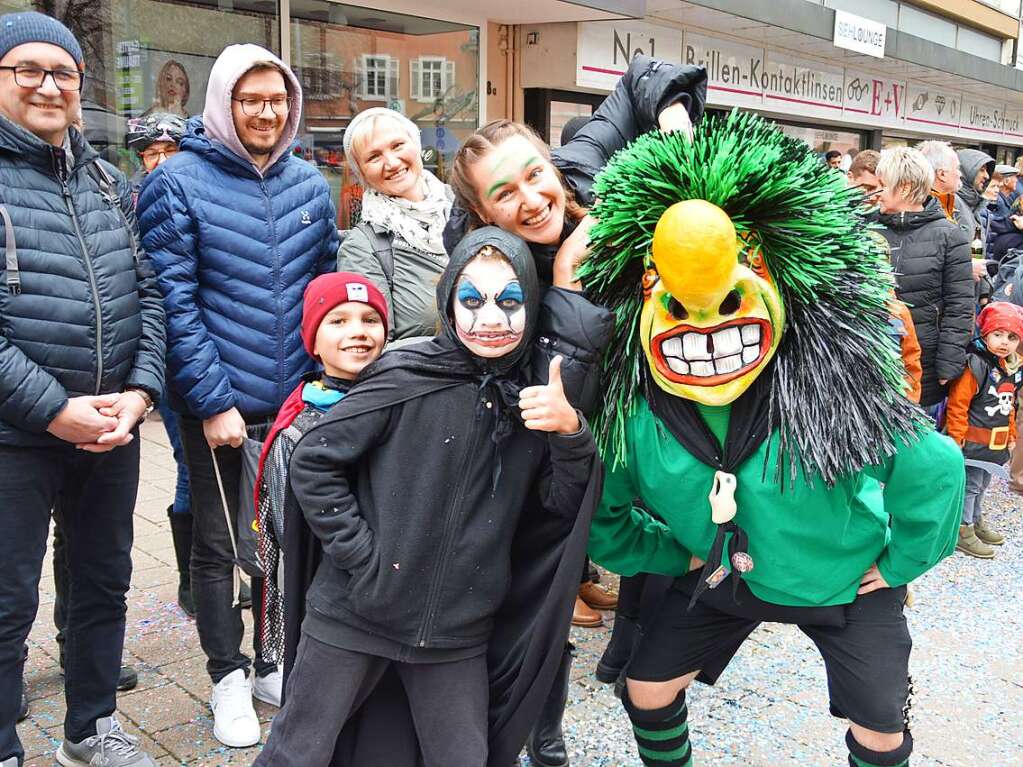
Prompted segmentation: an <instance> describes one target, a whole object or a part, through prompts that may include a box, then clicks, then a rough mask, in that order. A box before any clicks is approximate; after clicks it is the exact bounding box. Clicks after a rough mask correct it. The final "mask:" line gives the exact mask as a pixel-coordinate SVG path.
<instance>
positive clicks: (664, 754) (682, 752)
mask: <svg viewBox="0 0 1023 767" xmlns="http://www.w3.org/2000/svg"><path fill="white" fill-rule="evenodd" d="M638 748H639V754H640V756H642V757H643V758H644V759H649V760H650V761H652V762H678V761H681V760H683V759H684V760H685V761H683V762H682V767H688V766H689V765H691V764H692V763H693V760H692V759H691V757H692V755H693V754H692V746H691V745H690V744H689V743H686V744H685V745H684V746H682V747H681V748H676V749H675V750H674V751H651V750H650V749H648V748H643V747H642V746H638Z"/></svg>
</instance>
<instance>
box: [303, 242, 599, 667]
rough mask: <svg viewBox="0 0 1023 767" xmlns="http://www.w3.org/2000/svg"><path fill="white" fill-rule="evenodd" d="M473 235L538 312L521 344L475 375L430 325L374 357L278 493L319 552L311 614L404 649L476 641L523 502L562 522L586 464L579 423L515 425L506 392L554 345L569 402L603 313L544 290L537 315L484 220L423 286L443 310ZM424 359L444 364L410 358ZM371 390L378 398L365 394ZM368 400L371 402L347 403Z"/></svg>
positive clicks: (581, 382) (529, 283) (541, 368)
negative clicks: (538, 427)
mask: <svg viewBox="0 0 1023 767" xmlns="http://www.w3.org/2000/svg"><path fill="white" fill-rule="evenodd" d="M484 245H495V246H497V247H499V248H500V249H501V250H502V252H504V253H506V254H509V257H510V260H511V262H512V264H513V268H515V270H516V274H517V276H519V280H520V284H521V286H522V289H523V292H524V294H525V295H526V297H527V299H526V305H527V317H529V316H533V315H535V316H536V317H537V319H535V320H528V321H527V327H526V330H525V337H524V339H523V344H524V345H523V346H522V347H520V349H518V350H516V351H514V352H512V354H511V355H508V358H507V359H505V358H501V359H499V360H495V361H493V364H494V365H496V366H497V367H494V368H489V367H488V368H487V371H489V372H485V373H484V372H480V371H477V369H476V363H472V362H469V361H466V360H471V359H472V358H471V355H468V354H467V353H466V352H464V351H462V352H458V351H457V349H458V345H457V344H456V342H455V341H454V340H453V337H454V331H453V329H452V328H450V326H449V321H445V325H446V327H447V330H446V334H445V336H442V337H440V338H438V339H435V340H433V341H430V342H427V343H426V344H422V345H417V346H413V347H410V348H409V350H408V351H407V352H402V351H401V350H399V351H396V352H391V353H390V355H385V358H384V359H381V360H380V363H381V364H383V363H388V362H389V363H390V364H391V366H392V367H394V366H396V367H397V371H396V373H395V374H390V375H386V374H385V375H384V376H382V377H373V376H370V378H369V379H368V380H366V381H365V383H363V384H361V385H356V386H355V387H354V389H353V391H352V393H351V394H350V395H349V397H348V398H346V399H345V400H343V401H342V402H341V403H340V404H339V405H338V406H336V408H334V409H333V410H332V411H331V413H330V414H328V416H327V417H326V418H325V419H324V420H323V421H322V422H321V423H320V424H319V425H317V426H316V427H314V428H313V429H312V430H310V431H309V432H308V433H307V434H306V435H305V437H304V438H303V439H302V441H301V442H299V444H298V446H297V447H296V449H295V453H294V455H293V456H292V460H291V466H290V481H291V488H292V490H293V492H294V493H295V497H296V498H297V499H298V502H299V504H300V506H301V507H302V510H303V514H304V517H305V520H306V522H307V524H308V525H309V527H310V528H311V529H312V531H313V533H314V535H315V536H316V537H317V538H318V539H319V540H320V541H321V543H322V546H323V552H324V557H323V560H322V561H321V563H320V565H319V568H318V570H317V573H316V576H315V578H314V581H313V583H312V586H311V587H310V589H309V592H308V595H307V599H308V604H309V606H310V608H312V610H314V611H315V612H316V613H319V614H320V615H322V616H325V617H326V618H328V619H333V620H336V621H338V622H340V623H342V624H345V625H349V626H353V627H355V628H357V629H360V630H362V631H364V632H367V633H371V634H375V635H379V636H383V637H385V638H387V639H389V640H391V641H393V642H397V643H399V644H401V645H404V646H406V647H412V648H419V649H427V648H435V649H457V648H472V647H482V646H485V645H486V643H487V640H488V638H489V637H490V635H491V628H492V622H493V617H494V614H495V613H496V612H497V610H498V609H499V608H500V607H501V605H502V602H503V601H504V599H505V597H506V596H507V593H508V588H509V583H510V580H511V572H512V570H511V559H512V541H513V540H514V539H515V538H516V532H517V528H518V527H519V519H520V516H521V515H522V513H523V510H524V509H527V508H538V507H542V508H543V509H545V510H546V511H547V512H549V513H550V515H552V519H553V518H558V519H561V520H563V521H564V523H565V524H568V525H569V526H570V525H571V523H572V521H573V520H574V519H575V517H576V516H577V515H578V514H579V509H580V506H581V503H582V499H583V495H584V493H585V490H586V487H587V484H588V482H589V481H590V477H591V474H592V465H593V462H594V461H595V460H596V458H595V456H596V446H595V444H594V441H593V437H592V435H591V434H590V431H589V428H588V427H587V426H586V424H585V422H584V421H583V423H582V428H581V429H580V431H579V432H578V433H576V434H572V435H560V434H547V433H544V432H534V431H530V430H528V429H526V428H525V426H524V425H523V424H522V422H521V420H520V419H519V418H518V417H517V415H516V412H515V411H517V408H518V393H517V392H518V390H519V387H521V386H525V385H537V384H543V383H546V374H547V370H548V367H549V359H550V357H551V356H552V355H553V354H561V355H562V356H563V357H564V361H563V363H562V368H563V371H565V372H566V373H568V377H565V376H563V378H562V382H563V384H564V386H565V391H566V393H567V395H568V397H569V398H570V401H573V402H575V403H576V405H577V406H578V403H579V402H580V396H579V394H580V390H581V389H585V388H586V385H585V382H586V380H587V376H586V375H585V370H586V369H587V368H588V367H594V366H595V365H596V362H597V359H598V357H599V354H600V353H601V351H602V350H603V348H604V346H605V345H606V343H607V340H608V336H609V333H610V323H611V317H610V314H609V313H608V312H607V310H605V309H602V308H599V307H595V306H593V305H592V304H590V303H589V302H587V301H586V300H585V299H584V298H583V297H582V296H581V295H579V294H578V293H574V292H572V291H561V290H556V289H554V290H551V291H548V293H547V295H546V296H544V300H543V304H544V310H543V311H539V307H540V301H539V300H538V298H537V293H538V291H539V288H538V286H537V283H536V276H535V270H534V265H533V263H532V258H531V256H530V254H529V251H528V250H527V249H526V247H525V244H524V243H522V241H521V240H518V239H517V238H514V237H513V236H511V235H508V234H506V233H504V232H500V230H497V229H496V228H494V227H488V228H486V229H481V230H478V231H477V232H474V233H473V234H472V235H470V236H469V237H468V238H466V240H465V241H464V242H463V243H462V244H461V245H460V246H459V247H458V248H457V249H456V250H455V253H453V254H452V257H451V262H450V263H449V265H448V269H447V270H445V273H444V275H443V276H442V280H441V282H440V284H439V285H438V288H437V291H438V295H439V296H440V299H439V300H438V304H439V305H440V306H442V307H445V310H443V311H441V315H442V317H444V318H447V314H448V313H447V310H446V307H447V305H448V302H449V301H450V296H451V294H452V291H453V286H454V283H455V279H456V278H457V275H458V274H459V273H460V271H461V268H462V267H463V266H464V262H465V261H467V260H468V259H469V258H470V257H471V255H472V254H475V253H478V252H479V251H480V249H481V247H483V246H484ZM534 327H535V330H534V329H533V328H534ZM555 332H556V333H557V334H558V335H557V336H556V337H555V336H554V333H555ZM527 344H528V345H527ZM431 350H432V351H431ZM433 353H436V354H439V355H440V357H438V359H443V360H445V361H444V362H442V363H429V362H427V361H425V357H424V355H426V357H428V356H429V355H430V354H433ZM403 354H404V355H405V356H404V357H399V356H394V355H403ZM406 359H407V361H406ZM421 359H423V360H424V361H422V362H421V361H420V360H421ZM399 360H400V361H399ZM431 364H432V366H431ZM508 366H511V367H508ZM455 367H457V368H459V369H460V370H461V372H454V368H455ZM406 369H407V370H408V371H409V372H408V373H404V372H401V371H403V370H406ZM448 370H451V371H452V372H450V373H449V372H447V371H448ZM467 370H468V371H471V372H466V371H467ZM413 371H414V372H413ZM502 371H503V372H502ZM520 374H521V376H522V382H521V383H519V382H518V381H519V375H520ZM366 375H370V373H369V371H367V373H366V374H364V377H365V376H366ZM374 385H375V387H376V388H374V390H373V391H381V392H383V394H382V395H381V396H382V397H383V399H380V400H379V401H377V400H376V396H377V395H375V394H370V393H369V392H368V390H367V388H366V387H370V386H374ZM360 386H361V388H362V390H361V391H360ZM415 389H418V390H419V393H417V392H416V391H414V390H415ZM389 392H393V393H389ZM360 395H366V396H361V397H360ZM367 396H369V397H370V398H371V399H372V400H373V403H374V404H372V405H366V404H363V405H360V404H358V403H359V402H360V399H361V400H362V401H365V400H366V399H367ZM583 398H585V394H584V395H583ZM502 414H503V416H502ZM535 555H536V556H538V557H542V556H543V552H535Z"/></svg>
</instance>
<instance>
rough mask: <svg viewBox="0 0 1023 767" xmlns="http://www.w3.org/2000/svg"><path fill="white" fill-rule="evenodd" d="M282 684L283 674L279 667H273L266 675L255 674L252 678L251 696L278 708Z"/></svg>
mask: <svg viewBox="0 0 1023 767" xmlns="http://www.w3.org/2000/svg"><path fill="white" fill-rule="evenodd" d="M283 685H284V674H282V673H281V670H280V669H274V670H273V671H272V672H270V673H269V674H267V675H266V676H256V677H255V678H254V679H253V680H252V697H253V698H255V699H256V700H261V701H263V702H264V703H269V704H270V705H271V706H277V708H280V707H281V687H282V686H283Z"/></svg>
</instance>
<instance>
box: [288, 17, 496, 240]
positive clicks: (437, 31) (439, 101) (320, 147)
mask: <svg viewBox="0 0 1023 767" xmlns="http://www.w3.org/2000/svg"><path fill="white" fill-rule="evenodd" d="M290 7H291V19H292V23H291V65H292V67H293V68H294V70H295V74H297V75H298V77H299V79H300V80H301V82H302V90H303V93H304V96H305V108H304V110H303V112H304V113H303V120H302V128H301V131H300V135H299V144H300V147H301V152H302V155H303V156H304V157H305V158H306V159H308V160H309V161H310V162H314V163H316V165H317V166H318V167H319V168H320V170H321V171H322V172H323V174H324V176H325V177H326V178H327V181H328V182H329V183H330V185H331V189H332V191H333V193H334V200H335V203H336V204H337V208H338V226H340V227H342V228H348V227H351V226H352V225H354V224H355V223H356V222H357V221H358V217H359V210H360V202H361V199H362V190H361V188H359V186H358V184H356V183H355V178H354V176H353V175H352V172H351V168H350V167H349V165H348V162H347V158H345V157H344V152H343V148H342V138H343V136H344V131H345V127H346V126H347V125H348V123H349V122H351V119H352V117H353V116H355V115H356V114H358V113H359V112H360V111H362V110H364V109H369V108H370V107H389V108H390V109H394V110H397V111H399V112H401V113H402V114H404V115H405V116H406V117H408V118H410V119H411V120H412V121H413V122H415V123H416V125H418V126H419V127H420V129H421V131H422V137H423V161H424V164H425V166H426V167H427V168H429V169H430V170H432V171H433V172H434V173H436V174H437V175H438V176H439V177H440V178H441V179H446V178H447V172H448V168H449V167H450V163H451V160H452V158H453V157H454V154H455V152H456V151H457V150H458V147H459V146H460V145H461V143H462V141H463V140H464V139H465V138H466V137H468V136H469V134H470V133H472V132H473V131H474V130H476V128H477V127H478V126H479V97H478V92H477V85H478V82H479V30H478V29H477V28H476V27H470V26H465V25H462V24H454V23H449V22H444V21H434V20H431V19H424V18H418V17H413V16H403V15H400V14H395V13H388V12H386V11H377V10H370V9H366V8H361V7H357V6H352V5H342V4H340V3H333V2H328V1H327V0H292V2H291V6H290Z"/></svg>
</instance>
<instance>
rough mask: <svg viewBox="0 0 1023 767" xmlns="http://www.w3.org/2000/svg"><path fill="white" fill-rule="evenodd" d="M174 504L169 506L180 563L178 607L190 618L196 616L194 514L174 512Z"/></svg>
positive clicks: (175, 546)
mask: <svg viewBox="0 0 1023 767" xmlns="http://www.w3.org/2000/svg"><path fill="white" fill-rule="evenodd" d="M173 509H174V507H173V506H168V507H167V519H169V520H170V528H171V537H172V538H173V539H174V558H175V559H176V560H177V563H178V607H180V608H181V610H182V611H183V612H184V613H185V615H187V616H188V617H189V618H194V617H195V600H194V599H193V598H192V575H191V572H190V569H189V568H190V565H191V561H192V515H191V514H174V513H173Z"/></svg>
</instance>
